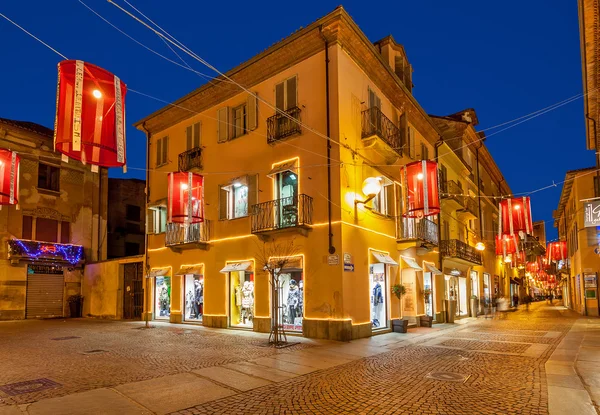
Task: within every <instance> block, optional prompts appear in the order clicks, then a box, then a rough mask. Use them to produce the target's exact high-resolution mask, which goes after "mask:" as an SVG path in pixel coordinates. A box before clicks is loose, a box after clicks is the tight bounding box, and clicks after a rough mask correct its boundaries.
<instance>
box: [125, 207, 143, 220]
mask: <svg viewBox="0 0 600 415" xmlns="http://www.w3.org/2000/svg"><path fill="white" fill-rule="evenodd" d="M141 217H142V209H141V208H140V207H139V206H135V205H127V206H126V207H125V219H127V220H131V221H134V222H139V221H140V220H141Z"/></svg>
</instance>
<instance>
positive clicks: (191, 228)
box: [165, 220, 210, 246]
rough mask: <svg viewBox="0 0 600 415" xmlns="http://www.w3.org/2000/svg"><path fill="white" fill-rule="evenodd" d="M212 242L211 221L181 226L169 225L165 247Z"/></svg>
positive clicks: (178, 224) (176, 224) (177, 224)
mask: <svg viewBox="0 0 600 415" xmlns="http://www.w3.org/2000/svg"><path fill="white" fill-rule="evenodd" d="M208 241H210V221H208V220H205V221H204V222H200V223H192V224H181V223H167V232H166V234H165V246H177V245H186V244H198V243H207V242H208Z"/></svg>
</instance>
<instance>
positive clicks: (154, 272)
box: [148, 267, 171, 278]
mask: <svg viewBox="0 0 600 415" xmlns="http://www.w3.org/2000/svg"><path fill="white" fill-rule="evenodd" d="M169 271H171V267H161V268H152V269H151V270H150V272H149V273H148V278H154V277H162V276H165V275H169Z"/></svg>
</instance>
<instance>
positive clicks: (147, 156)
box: [142, 121, 152, 328]
mask: <svg viewBox="0 0 600 415" xmlns="http://www.w3.org/2000/svg"><path fill="white" fill-rule="evenodd" d="M142 130H143V131H144V132H145V133H146V186H145V189H144V191H145V193H146V211H145V212H144V214H145V215H148V204H149V203H150V189H149V188H148V183H149V182H150V137H151V136H152V134H151V133H150V131H148V130H147V129H146V121H144V122H143V124H142ZM147 222H148V217H146V229H144V234H145V235H144V241H145V242H144V251H145V254H146V256H145V261H144V262H145V267H144V268H145V269H144V271H145V274H146V275H144V279H145V280H146V284H145V285H146V290H145V291H146V293H145V294H144V297H146V310H145V311H146V312H145V316H144V320H146V328H150V316H149V310H150V298H149V295H150V287H149V286H148V285H149V283H150V278H148V276H147V274H148V223H147Z"/></svg>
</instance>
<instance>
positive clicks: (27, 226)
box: [21, 215, 33, 239]
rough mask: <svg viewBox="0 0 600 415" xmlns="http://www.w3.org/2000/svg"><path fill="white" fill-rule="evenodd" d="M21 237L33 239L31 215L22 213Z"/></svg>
mask: <svg viewBox="0 0 600 415" xmlns="http://www.w3.org/2000/svg"><path fill="white" fill-rule="evenodd" d="M21 238H23V239H33V217H31V216H25V215H23V232H22V234H21Z"/></svg>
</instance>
